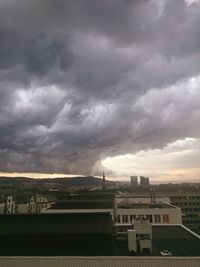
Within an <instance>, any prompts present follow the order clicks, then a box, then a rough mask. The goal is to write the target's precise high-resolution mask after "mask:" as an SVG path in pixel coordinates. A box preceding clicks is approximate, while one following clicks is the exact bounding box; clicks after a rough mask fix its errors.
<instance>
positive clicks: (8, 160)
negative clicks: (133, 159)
mask: <svg viewBox="0 0 200 267" xmlns="http://www.w3.org/2000/svg"><path fill="white" fill-rule="evenodd" d="M199 11H200V4H199V3H194V4H192V5H187V4H186V2H185V1H183V0H176V1H174V0H173V1H172V0H169V1H147V0H144V1H141V0H140V1H139V0H138V1H129V0H124V1H122V0H120V1H116V0H115V1H114V0H113V1H106V0H103V1H99V0H92V1H89V0H86V1H82V0H77V1H74V0H73V1H72V0H71V1H70V0H69V1H62V0H61V1H56V0H49V1H44V0H42V1H41V0H40V1H39V0H38V1H37V0H34V1H33V0H29V1H25V0H18V1H14V0H13V1H12V0H8V1H6V0H2V1H1V2H0V128H1V131H0V158H1V163H0V167H1V170H2V171H3V170H4V171H33V172H36V171H40V172H64V171H66V172H79V173H80V172H82V173H91V172H92V170H94V169H98V166H99V164H100V161H101V159H103V158H105V157H106V156H113V155H118V154H124V153H135V152H137V151H139V150H141V149H144V150H145V149H148V148H155V147H157V148H159V147H162V146H164V145H165V144H166V143H168V142H171V141H174V140H176V139H179V138H184V137H186V136H189V137H195V136H198V134H199V126H198V123H197V122H198V121H199V119H200V111H199V106H200V105H199V104H200V103H199V102H198V99H200V97H199V94H200V93H199V90H198V88H199V86H200V80H199V78H194V79H193V80H191V77H198V76H199V75H200V73H199V72H200V65H199V62H200V37H199V36H200V15H199V14H200V13H199ZM183 100H184V101H183ZM184 119H185V120H184Z"/></svg>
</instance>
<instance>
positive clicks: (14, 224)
mask: <svg viewBox="0 0 200 267" xmlns="http://www.w3.org/2000/svg"><path fill="white" fill-rule="evenodd" d="M101 255H105V256H113V255H115V252H114V238H113V228H112V220H111V217H110V215H109V214H107V213H102V214H100V213H98V214H95V213H93V214H91V213H90V214H85V213H84V214H56V215H55V214H53V215H52V214H40V215H7V216H6V215H2V216H0V256H101Z"/></svg>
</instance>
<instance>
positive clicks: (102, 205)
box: [49, 199, 114, 210]
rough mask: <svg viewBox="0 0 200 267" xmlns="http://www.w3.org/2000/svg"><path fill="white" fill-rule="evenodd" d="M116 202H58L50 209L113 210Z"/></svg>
mask: <svg viewBox="0 0 200 267" xmlns="http://www.w3.org/2000/svg"><path fill="white" fill-rule="evenodd" d="M113 206H114V202H113V201H110V200H108V201H107V200H104V201H103V200H99V201H96V200H95V201H91V200H79V199H71V200H68V201H65V202H57V203H55V204H53V205H51V207H50V208H49V209H58V210H59V209H113Z"/></svg>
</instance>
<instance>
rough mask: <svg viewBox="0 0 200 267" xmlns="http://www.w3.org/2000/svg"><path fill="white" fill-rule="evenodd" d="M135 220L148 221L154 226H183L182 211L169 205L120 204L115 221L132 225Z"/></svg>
mask: <svg viewBox="0 0 200 267" xmlns="http://www.w3.org/2000/svg"><path fill="white" fill-rule="evenodd" d="M133 219H146V220H148V221H149V222H150V223H152V224H182V214H181V209H180V208H177V207H175V206H173V205H171V204H169V203H159V204H157V203H153V204H151V203H131V204H118V205H117V209H116V213H115V221H116V222H117V223H121V224H127V223H131V222H132V220H133Z"/></svg>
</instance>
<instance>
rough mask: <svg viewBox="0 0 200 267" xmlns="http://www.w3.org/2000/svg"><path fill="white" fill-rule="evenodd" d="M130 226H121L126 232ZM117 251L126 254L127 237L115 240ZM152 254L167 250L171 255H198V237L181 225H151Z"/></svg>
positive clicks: (199, 249)
mask: <svg viewBox="0 0 200 267" xmlns="http://www.w3.org/2000/svg"><path fill="white" fill-rule="evenodd" d="M128 229H131V226H122V227H121V229H120V231H124V232H126V231H127V230H128ZM116 244H117V248H118V253H119V254H120V255H121V256H125V255H126V256H128V255H129V252H128V249H127V239H126V240H120V241H117V242H116ZM152 249H153V252H152V255H153V256H160V255H161V254H160V252H161V251H163V250H168V251H170V253H171V254H172V256H200V238H198V237H197V236H196V235H195V234H192V232H190V231H189V230H188V229H187V228H185V227H184V226H182V225H152Z"/></svg>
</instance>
